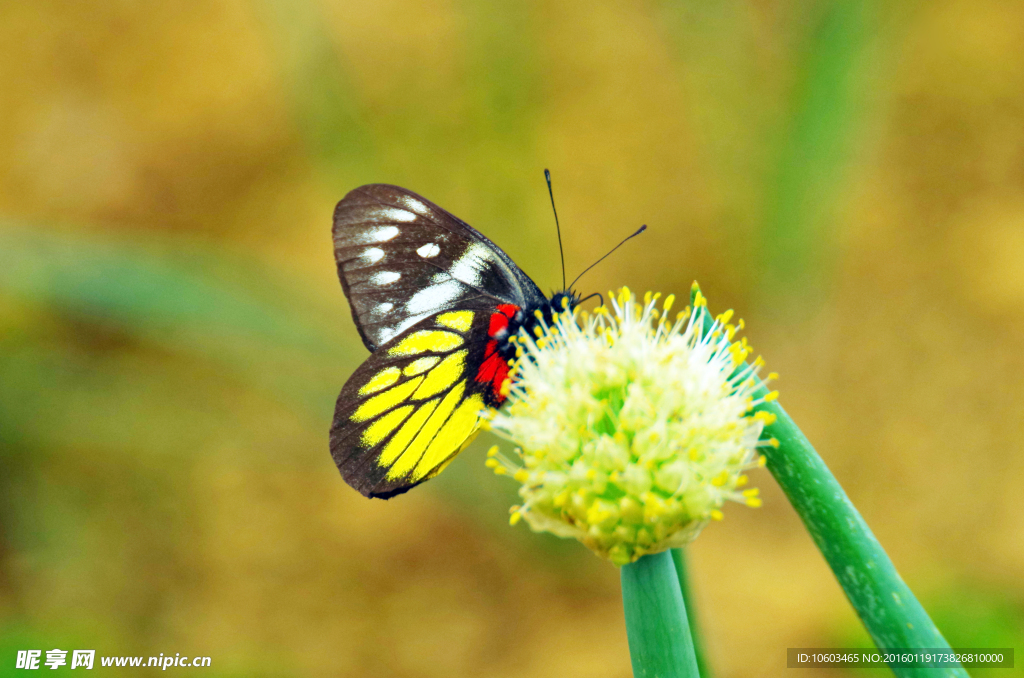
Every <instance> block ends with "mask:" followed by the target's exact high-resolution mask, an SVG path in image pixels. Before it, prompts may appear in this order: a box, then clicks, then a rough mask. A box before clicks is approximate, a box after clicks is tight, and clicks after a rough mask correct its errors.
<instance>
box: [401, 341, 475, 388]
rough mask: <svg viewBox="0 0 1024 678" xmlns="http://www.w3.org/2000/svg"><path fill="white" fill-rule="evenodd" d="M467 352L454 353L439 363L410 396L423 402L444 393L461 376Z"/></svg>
mask: <svg viewBox="0 0 1024 678" xmlns="http://www.w3.org/2000/svg"><path fill="white" fill-rule="evenodd" d="M467 355H469V351H467V350H465V349H463V350H461V351H456V352H455V353H452V354H451V355H450V356H448V357H447V358H445V359H444V360H442V361H441V364H440V365H438V366H437V367H435V368H434V369H432V370H430V373H429V374H428V375H427V378H426V379H424V380H423V383H422V384H420V387H419V388H418V389H416V392H415V393H413V394H412V397H413V398H416V399H417V400H423V399H425V398H429V397H430V396H433V395H437V394H438V393H440V392H441V391H444V390H445V389H447V388H448V387H450V386H451V385H452V384H454V383H455V381H456V380H457V379H458V378H459V377H461V376H462V373H463V371H464V369H465V365H466V356H467Z"/></svg>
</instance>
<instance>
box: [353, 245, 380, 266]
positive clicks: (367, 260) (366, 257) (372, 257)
mask: <svg viewBox="0 0 1024 678" xmlns="http://www.w3.org/2000/svg"><path fill="white" fill-rule="evenodd" d="M383 258H384V250H382V249H381V248H379V247H371V248H369V249H368V250H364V251H363V253H362V254H361V255H359V259H360V261H361V263H364V264H376V263H377V262H378V261H380V260H381V259H383Z"/></svg>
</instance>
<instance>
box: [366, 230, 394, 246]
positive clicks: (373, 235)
mask: <svg viewBox="0 0 1024 678" xmlns="http://www.w3.org/2000/svg"><path fill="white" fill-rule="evenodd" d="M396 235H398V226H381V227H380V228H375V229H373V230H371V231H367V233H366V242H387V241H388V240H391V239H392V238H394V237H395V236H396Z"/></svg>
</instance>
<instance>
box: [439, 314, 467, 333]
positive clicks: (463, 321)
mask: <svg viewBox="0 0 1024 678" xmlns="http://www.w3.org/2000/svg"><path fill="white" fill-rule="evenodd" d="M474 315H475V314H474V313H473V311H449V312H448V313H442V314H441V315H439V316H437V324H438V325H443V326H444V327H450V328H452V329H453V330H458V331H459V332H466V331H468V330H469V328H470V326H471V325H472V324H473V316H474Z"/></svg>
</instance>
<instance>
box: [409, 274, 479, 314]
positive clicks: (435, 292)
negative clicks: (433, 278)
mask: <svg viewBox="0 0 1024 678" xmlns="http://www.w3.org/2000/svg"><path fill="white" fill-rule="evenodd" d="M463 289H465V288H464V287H463V286H462V284H461V283H460V282H458V281H457V280H449V281H448V282H444V283H441V284H440V285H431V286H430V287H426V288H424V289H422V290H420V291H419V292H417V293H416V294H414V295H412V299H410V300H409V301H408V302H407V303H406V305H405V309H406V311H407V312H409V313H416V314H419V313H424V314H426V313H434V312H435V311H438V310H440V309H441V308H444V306H445V305H446V304H448V303H449V302H451V301H453V300H454V299H456V298H458V296H459V295H460V294H461V293H462V291H463Z"/></svg>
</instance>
